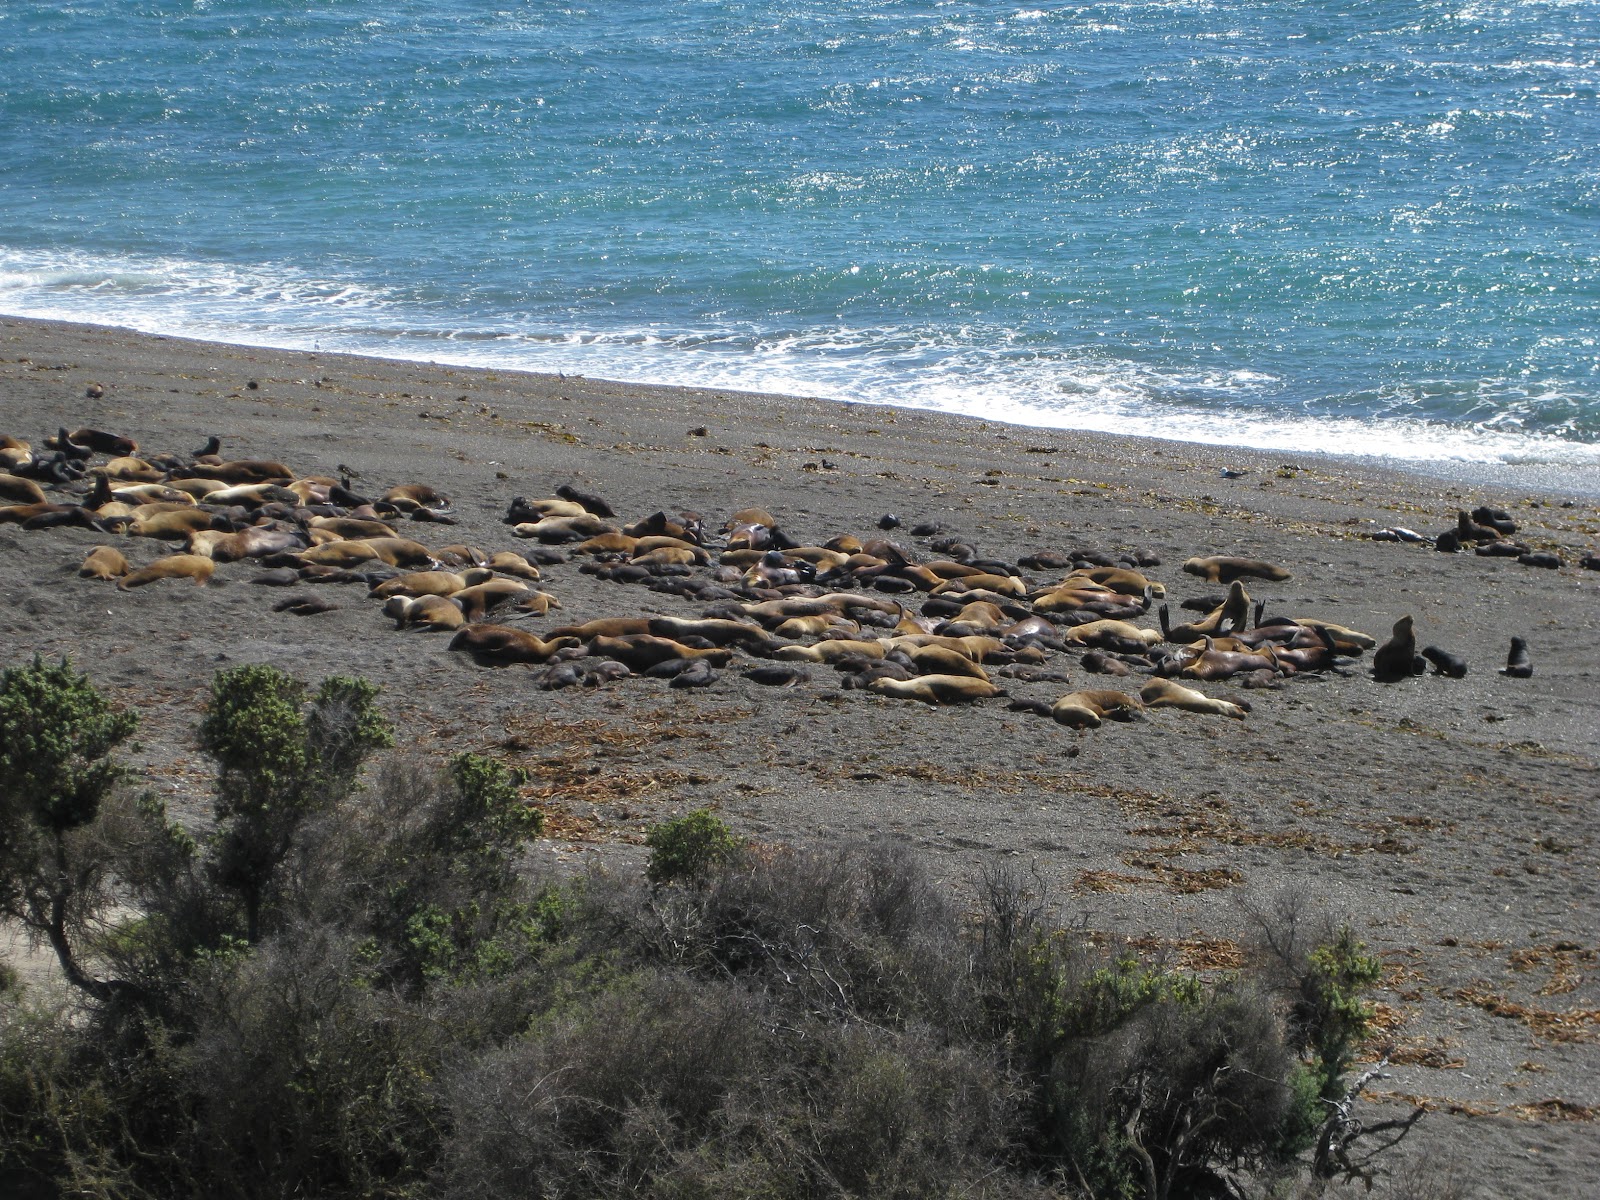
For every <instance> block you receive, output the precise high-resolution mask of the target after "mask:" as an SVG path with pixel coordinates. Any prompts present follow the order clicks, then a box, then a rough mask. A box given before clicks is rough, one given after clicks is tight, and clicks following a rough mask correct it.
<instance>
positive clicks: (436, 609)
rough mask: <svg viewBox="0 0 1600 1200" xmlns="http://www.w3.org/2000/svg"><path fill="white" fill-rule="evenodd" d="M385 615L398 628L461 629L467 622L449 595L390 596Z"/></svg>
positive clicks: (384, 606) (385, 604) (385, 607)
mask: <svg viewBox="0 0 1600 1200" xmlns="http://www.w3.org/2000/svg"><path fill="white" fill-rule="evenodd" d="M383 615H384V616H386V617H389V618H390V619H391V620H393V621H394V627H395V628H396V629H431V630H444V629H460V628H461V627H462V626H463V625H465V624H466V623H467V618H466V616H465V615H464V614H463V613H462V611H461V609H460V608H459V607H458V606H457V605H455V604H453V603H451V601H450V599H449V597H447V596H434V595H421V596H403V595H397V596H390V597H389V598H388V600H386V601H385V602H384V605H383Z"/></svg>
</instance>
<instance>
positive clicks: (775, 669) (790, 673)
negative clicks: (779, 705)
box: [743, 663, 811, 687]
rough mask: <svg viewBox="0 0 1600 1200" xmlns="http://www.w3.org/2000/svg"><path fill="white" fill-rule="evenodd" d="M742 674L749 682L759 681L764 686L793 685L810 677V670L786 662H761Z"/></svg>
mask: <svg viewBox="0 0 1600 1200" xmlns="http://www.w3.org/2000/svg"><path fill="white" fill-rule="evenodd" d="M743 674H744V677H745V678H746V679H748V680H749V681H750V682H751V683H759V684H761V685H762V686H764V687H795V686H797V685H799V684H802V683H805V682H806V681H808V680H809V679H810V678H811V672H809V671H807V670H806V669H805V668H804V667H796V666H791V665H789V664H786V663H763V664H762V665H761V666H759V667H751V668H750V669H749V670H747V671H745V672H743Z"/></svg>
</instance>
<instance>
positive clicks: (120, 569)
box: [78, 546, 131, 579]
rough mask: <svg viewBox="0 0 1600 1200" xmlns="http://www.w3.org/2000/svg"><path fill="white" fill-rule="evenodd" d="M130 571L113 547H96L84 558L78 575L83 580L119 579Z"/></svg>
mask: <svg viewBox="0 0 1600 1200" xmlns="http://www.w3.org/2000/svg"><path fill="white" fill-rule="evenodd" d="M130 569H131V568H129V566H128V560H127V559H125V558H123V557H122V554H121V552H120V551H119V550H117V549H116V548H115V547H114V546H96V547H95V548H94V549H93V550H91V551H89V553H88V554H86V555H85V556H84V559H83V565H82V566H80V567H79V568H78V575H79V576H80V577H81V578H83V579H121V578H122V577H123V576H124V575H126V574H127V573H128V571H129V570H130Z"/></svg>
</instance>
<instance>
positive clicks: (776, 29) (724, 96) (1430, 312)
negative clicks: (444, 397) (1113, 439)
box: [0, 0, 1600, 471]
mask: <svg viewBox="0 0 1600 1200" xmlns="http://www.w3.org/2000/svg"><path fill="white" fill-rule="evenodd" d="M1597 84H1600V5H1596V4H1594V3H1592V2H1591V0H1502V2H1499V3H1478V2H1472V0H1452V2H1448V3H1440V2H1421V0H1414V2H1400V0H1347V2H1346V3H1341V4H1305V3H1299V2H1296V3H1289V2H1287V0H1281V2H1280V0H1241V2H1227V0H1214V2H1206V0H1155V2H1149V3H1146V2H1127V3H1101V4H1091V3H1074V4H1016V3H1009V4H1001V3H983V2H966V0H924V2H907V0H853V2H852V3H848V4H841V3H822V2H819V0H782V2H781V3H774V2H771V0H630V2H628V3H624V4H607V5H591V4H583V3H521V2H514V0H501V2H500V4H499V5H498V6H489V5H482V4H476V3H466V2H464V0H425V2H424V0H312V2H310V3H294V4H290V3H285V2H283V0H182V2H180V0H65V2H57V3H48V4H47V3H31V2H28V0H7V2H6V3H5V4H4V5H3V6H0V311H3V312H6V313H10V314H18V315H26V316H33V317H46V318H57V319H63V320H72V321H87V322H95V323H101V324H112V325H120V326H127V327H131V328H134V329H138V330H143V331H147V332H158V333H166V334H175V335H183V336H188V337H199V338H206V339H215V340H219V341H228V342H237V343H244V344H254V345H270V346H281V347H290V348H305V349H311V348H320V349H323V350H340V351H355V352H361V353H369V354H378V355H382V356H386V357H393V358H405V359H417V360H424V361H432V362H448V363H461V364H471V365H492V366H497V367H514V368H523V369H528V370H535V371H547V372H564V373H569V374H573V373H576V374H585V375H589V376H592V377H604V378H611V379H619V380H625V381H641V382H655V383H674V384H684V385H691V386H704V387H717V388H740V389H747V390H755V391H766V392H782V393H791V394H797V395H803V396H816V397H824V398H830V399H838V400H852V401H859V402H866V403H874V404H892V405H902V406H910V407H918V408H929V409H938V410H943V411H949V412H962V413H971V414H976V415H981V416H985V417H989V418H993V419H996V420H1001V421H1008V422H1018V423H1023V424H1028V425H1035V426H1044V427H1055V428H1068V429H1072V428H1076V429H1086V430H1097V431H1109V432H1122V433H1154V434H1159V435H1161V436H1164V437H1170V438H1177V439H1181V440H1188V441H1194V442H1209V443H1217V444H1224V445H1241V446H1251V447H1259V448H1266V449H1273V450H1285V451H1316V452H1324V453H1336V454H1349V455H1359V456H1371V457H1379V458H1387V459H1393V460H1400V461H1424V462H1431V463H1435V464H1437V463H1445V462H1456V463H1483V464H1497V465H1498V464H1535V465H1539V466H1541V467H1542V468H1544V469H1546V470H1550V469H1555V470H1557V471H1560V470H1563V469H1566V468H1568V467H1571V468H1585V469H1592V468H1594V467H1596V466H1600V348H1597V337H1600V329H1597V320H1596V318H1597V315H1600V269H1597V267H1600V262H1597V259H1600V102H1597Z"/></svg>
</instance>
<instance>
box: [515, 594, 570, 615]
mask: <svg viewBox="0 0 1600 1200" xmlns="http://www.w3.org/2000/svg"><path fill="white" fill-rule="evenodd" d="M560 607H561V601H559V600H557V599H556V598H555V597H554V596H552V595H551V594H550V593H549V592H541V591H539V590H538V589H534V590H533V591H531V592H529V593H528V594H527V595H526V596H524V597H523V598H522V599H521V600H519V601H517V611H518V612H525V613H534V614H536V615H537V616H541V617H542V616H544V615H545V614H546V613H547V612H549V611H550V610H551V609H552V608H560Z"/></svg>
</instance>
